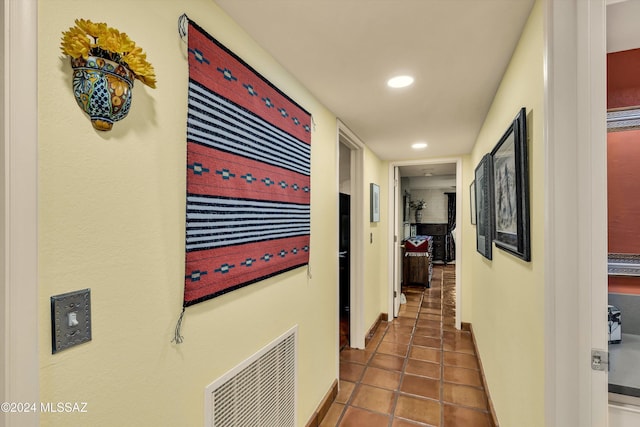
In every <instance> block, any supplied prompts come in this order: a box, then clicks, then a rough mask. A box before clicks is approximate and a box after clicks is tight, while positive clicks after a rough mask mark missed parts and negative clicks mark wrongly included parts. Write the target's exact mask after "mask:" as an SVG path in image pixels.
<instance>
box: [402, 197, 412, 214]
mask: <svg viewBox="0 0 640 427" xmlns="http://www.w3.org/2000/svg"><path fill="white" fill-rule="evenodd" d="M410 199H411V195H410V194H409V192H408V191H405V192H404V195H403V201H404V203H403V204H404V210H403V212H402V222H409V221H410V220H409V212H410V210H411V207H410V206H409V201H410Z"/></svg>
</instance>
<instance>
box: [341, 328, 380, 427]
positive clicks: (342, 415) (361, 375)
mask: <svg viewBox="0 0 640 427" xmlns="http://www.w3.org/2000/svg"><path fill="white" fill-rule="evenodd" d="M381 324H382V323H380V324H378V327H380V325H381ZM387 332H389V322H387V325H385V331H384V333H383V334H382V336H381V337H380V340H379V341H378V343H377V344H376V345H375V348H374V350H373V351H372V352H371V357H369V358H368V359H367V362H366V363H365V364H364V369H363V370H362V373H361V374H360V376H358V379H357V380H356V381H354V384H355V385H354V386H353V390H352V391H351V395H350V396H349V398H348V399H347V401H346V402H345V404H344V408H342V412H341V413H340V416H339V417H338V420H337V422H336V426H339V425H340V423H342V419H343V418H344V416H345V414H346V412H347V409H348V408H349V407H355V408H359V409H364V408H360V407H358V406H354V405H353V404H352V402H353V400H354V398H355V395H356V390H357V389H359V387H360V386H361V385H362V379H363V378H364V374H365V372H367V368H368V367H369V365H370V363H371V360H372V359H373V356H374V355H375V354H376V353H377V352H378V347H380V344H382V339H383V338H384V336H385V335H386V334H387ZM376 333H377V331H376V332H374V334H373V335H374V336H375V334H376ZM369 342H371V341H369ZM363 351H367V346H366V344H365V347H364V349H363ZM358 365H359V363H358ZM365 410H366V409H365ZM370 412H374V413H376V412H375V411H370ZM378 413H380V412H378Z"/></svg>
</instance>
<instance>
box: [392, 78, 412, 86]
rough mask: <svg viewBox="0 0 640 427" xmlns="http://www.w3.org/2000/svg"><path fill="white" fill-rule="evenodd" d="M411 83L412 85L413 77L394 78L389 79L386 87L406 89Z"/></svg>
mask: <svg viewBox="0 0 640 427" xmlns="http://www.w3.org/2000/svg"><path fill="white" fill-rule="evenodd" d="M412 83H413V77H411V76H396V77H393V78H390V79H389V80H388V81H387V86H389V87H392V88H401V87H407V86H409V85H410V84H412Z"/></svg>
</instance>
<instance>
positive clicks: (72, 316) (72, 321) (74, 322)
mask: <svg viewBox="0 0 640 427" xmlns="http://www.w3.org/2000/svg"><path fill="white" fill-rule="evenodd" d="M67 319H68V320H69V322H68V323H67V326H78V312H77V311H72V312H71V313H69V314H68V315H67Z"/></svg>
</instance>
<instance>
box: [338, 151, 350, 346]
mask: <svg viewBox="0 0 640 427" xmlns="http://www.w3.org/2000/svg"><path fill="white" fill-rule="evenodd" d="M339 145H340V148H339V149H340V154H339V185H340V190H339V197H340V201H339V204H340V207H339V209H340V213H339V237H338V240H339V248H338V250H339V252H338V255H339V264H340V265H339V268H340V277H339V286H340V290H339V307H340V350H342V349H343V348H344V347H346V346H348V345H349V336H350V328H351V318H350V315H351V150H350V149H349V148H348V147H347V146H345V145H344V144H342V143H340V144H339Z"/></svg>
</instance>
